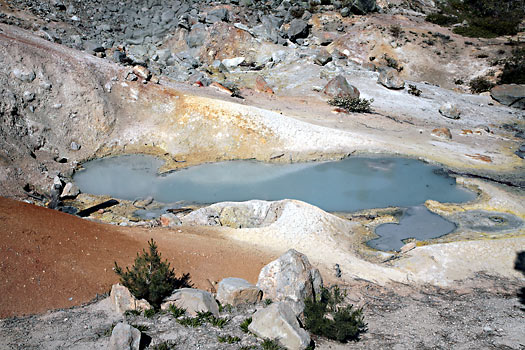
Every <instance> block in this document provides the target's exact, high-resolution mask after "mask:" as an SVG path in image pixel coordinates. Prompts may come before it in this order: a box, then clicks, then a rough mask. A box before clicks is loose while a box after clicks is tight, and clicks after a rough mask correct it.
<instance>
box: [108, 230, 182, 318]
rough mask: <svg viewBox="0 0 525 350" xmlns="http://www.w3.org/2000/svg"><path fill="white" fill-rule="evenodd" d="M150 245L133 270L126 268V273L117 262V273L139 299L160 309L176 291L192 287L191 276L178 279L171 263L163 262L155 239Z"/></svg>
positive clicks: (136, 259) (143, 251) (139, 256)
mask: <svg viewBox="0 0 525 350" xmlns="http://www.w3.org/2000/svg"><path fill="white" fill-rule="evenodd" d="M148 244H149V251H148V252H146V250H145V249H143V250H142V254H141V255H139V254H138V253H137V257H136V258H135V263H134V265H133V266H132V267H131V269H130V268H129V267H126V271H124V270H122V268H121V267H120V266H118V264H117V262H115V273H116V274H117V275H118V276H119V277H120V282H121V283H122V284H123V285H124V286H125V287H127V288H128V289H129V290H130V292H131V294H133V295H134V296H135V297H136V298H137V299H146V300H147V301H148V302H149V303H150V304H151V305H152V306H153V307H154V308H155V309H159V308H160V304H161V303H162V300H163V299H164V298H165V297H167V296H169V295H170V294H171V292H172V291H173V290H174V289H177V288H183V287H192V284H191V281H190V275H189V274H183V275H182V277H180V278H177V277H176V275H175V272H174V271H173V269H172V268H170V264H169V262H167V261H162V260H161V254H160V253H159V252H158V250H157V245H156V244H155V242H154V241H153V238H152V239H151V241H149V242H148Z"/></svg>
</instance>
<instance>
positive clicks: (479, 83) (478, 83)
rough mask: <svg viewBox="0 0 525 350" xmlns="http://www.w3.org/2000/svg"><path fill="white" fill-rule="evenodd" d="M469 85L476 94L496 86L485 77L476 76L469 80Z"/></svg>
mask: <svg viewBox="0 0 525 350" xmlns="http://www.w3.org/2000/svg"><path fill="white" fill-rule="evenodd" d="M468 85H469V86H470V91H472V92H473V93H475V94H479V93H481V92H485V91H490V89H492V88H493V87H494V84H493V83H492V82H491V81H490V80H488V79H487V78H485V77H477V78H474V79H472V80H471V81H470V82H469V84H468Z"/></svg>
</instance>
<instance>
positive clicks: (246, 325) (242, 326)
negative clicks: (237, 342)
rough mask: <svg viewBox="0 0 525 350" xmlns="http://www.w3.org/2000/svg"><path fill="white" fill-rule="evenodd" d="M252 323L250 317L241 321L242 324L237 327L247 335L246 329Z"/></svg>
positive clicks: (247, 330)
mask: <svg viewBox="0 0 525 350" xmlns="http://www.w3.org/2000/svg"><path fill="white" fill-rule="evenodd" d="M251 323H252V318H251V317H248V318H247V319H245V320H244V321H242V323H241V324H240V326H239V327H241V329H242V331H243V332H244V333H248V332H249V329H248V327H249V326H250V324H251Z"/></svg>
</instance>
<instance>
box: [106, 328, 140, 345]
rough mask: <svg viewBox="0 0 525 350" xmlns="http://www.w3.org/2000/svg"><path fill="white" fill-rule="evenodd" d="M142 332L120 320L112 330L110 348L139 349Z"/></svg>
mask: <svg viewBox="0 0 525 350" xmlns="http://www.w3.org/2000/svg"><path fill="white" fill-rule="evenodd" d="M140 338H141V333H140V331H139V330H138V329H136V328H135V327H131V326H130V325H129V324H126V323H123V322H119V323H117V325H116V326H115V328H113V332H111V338H110V339H109V345H108V350H128V349H129V350H139V348H140Z"/></svg>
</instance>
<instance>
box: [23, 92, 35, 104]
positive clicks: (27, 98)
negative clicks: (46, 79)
mask: <svg viewBox="0 0 525 350" xmlns="http://www.w3.org/2000/svg"><path fill="white" fill-rule="evenodd" d="M34 99H35V93H34V92H31V91H24V101H25V102H31V101H34Z"/></svg>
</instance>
